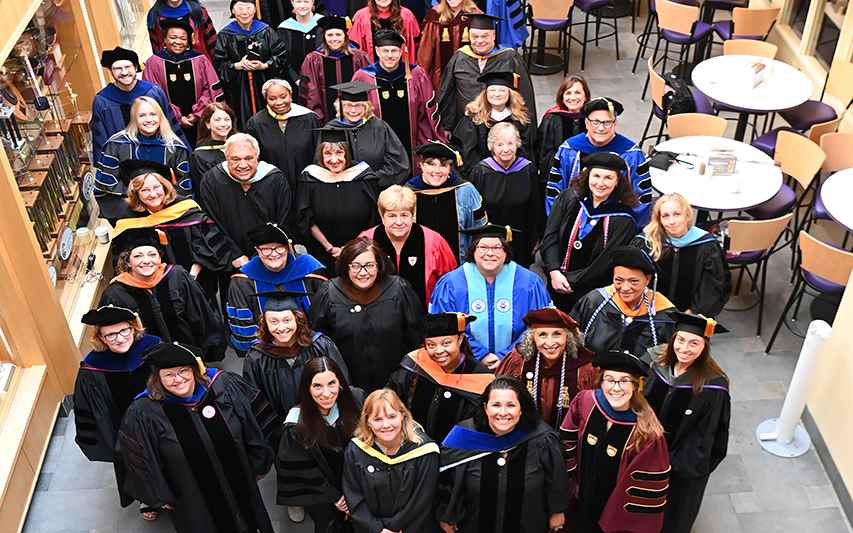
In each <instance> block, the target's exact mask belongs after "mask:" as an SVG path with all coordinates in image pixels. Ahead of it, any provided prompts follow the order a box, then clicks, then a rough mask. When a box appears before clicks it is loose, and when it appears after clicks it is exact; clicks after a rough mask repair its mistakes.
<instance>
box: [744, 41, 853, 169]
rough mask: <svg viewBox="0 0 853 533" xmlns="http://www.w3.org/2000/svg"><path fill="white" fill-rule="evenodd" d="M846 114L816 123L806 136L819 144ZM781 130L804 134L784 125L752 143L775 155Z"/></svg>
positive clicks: (844, 112) (836, 127)
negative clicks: (777, 138)
mask: <svg viewBox="0 0 853 533" xmlns="http://www.w3.org/2000/svg"><path fill="white" fill-rule="evenodd" d="M756 42H757V41H756ZM846 114H847V111H846V110H845V111H843V112H842V113H841V114H840V115H838V116H837V117H835V118H834V119H832V120H828V121H826V122H821V123H820V124H815V125H814V126H812V127H811V128H810V129H809V134H808V135H804V137H808V138H809V140H810V141H812V142H813V143H815V144H818V145H819V144H820V138H821V137H823V136H824V135H826V134H827V133H833V132H835V130H837V129H838V125H839V124H840V123H841V121H842V120H843V119H844V115H846ZM780 131H790V132H791V133H796V134H797V135H803V134H802V133H800V132H799V131H797V130H795V129H794V128H792V127H790V126H782V127H781V128H775V129H772V130H770V131H768V132H767V133H765V134H764V135H762V136H760V137H758V138H757V139H755V140H754V141H752V143H751V144H752V146H754V147H756V148H758V149H759V150H761V151H762V152H764V153H766V154H767V155H769V156H771V157H773V154H774V153H776V137H777V136H778V135H779V132H780Z"/></svg>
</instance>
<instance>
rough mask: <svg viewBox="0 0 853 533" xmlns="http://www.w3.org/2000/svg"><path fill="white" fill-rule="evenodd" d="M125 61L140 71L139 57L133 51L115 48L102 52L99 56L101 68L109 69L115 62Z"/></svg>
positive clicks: (119, 47)
mask: <svg viewBox="0 0 853 533" xmlns="http://www.w3.org/2000/svg"><path fill="white" fill-rule="evenodd" d="M121 60H127V61H130V62H131V63H133V65H134V66H135V67H136V69H137V70H142V65H141V64H140V63H139V56H138V55H137V54H136V52H134V51H133V50H128V49H127V48H122V47H121V46H116V47H115V48H113V49H112V50H104V53H102V54H101V66H102V67H104V68H110V67H112V66H113V63H115V62H116V61H121Z"/></svg>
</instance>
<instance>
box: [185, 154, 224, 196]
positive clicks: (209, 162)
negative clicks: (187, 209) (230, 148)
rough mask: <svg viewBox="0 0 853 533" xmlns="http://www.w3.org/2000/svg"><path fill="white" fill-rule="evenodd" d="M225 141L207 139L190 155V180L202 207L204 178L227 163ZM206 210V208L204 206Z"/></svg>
mask: <svg viewBox="0 0 853 533" xmlns="http://www.w3.org/2000/svg"><path fill="white" fill-rule="evenodd" d="M224 149H225V141H222V142H220V141H214V140H212V139H207V140H204V141H201V142H199V143H198V146H196V148H195V150H193V152H192V153H191V154H190V179H191V181H192V184H193V195H194V197H195V201H196V202H198V203H199V205H201V201H200V198H199V195H198V191H199V190H201V180H202V177H203V176H204V175H205V174H206V173H207V171H208V170H210V169H212V168H213V167H215V166H216V165H218V164H219V163H222V162H223V161H225V152H224V151H223V150H224ZM202 209H204V206H202Z"/></svg>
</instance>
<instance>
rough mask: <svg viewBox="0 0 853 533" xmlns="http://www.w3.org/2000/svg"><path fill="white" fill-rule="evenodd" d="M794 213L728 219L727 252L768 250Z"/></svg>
mask: <svg viewBox="0 0 853 533" xmlns="http://www.w3.org/2000/svg"><path fill="white" fill-rule="evenodd" d="M793 216H794V213H788V214H787V215H783V216H781V217H779V218H771V219H769V220H729V235H728V237H729V238H728V245H729V246H728V250H727V251H728V252H754V251H756V250H769V249H770V248H772V247H773V245H774V244H776V241H777V240H778V239H779V235H782V232H783V231H784V230H785V227H787V226H788V222H789V221H790V220H791V218H792V217H793Z"/></svg>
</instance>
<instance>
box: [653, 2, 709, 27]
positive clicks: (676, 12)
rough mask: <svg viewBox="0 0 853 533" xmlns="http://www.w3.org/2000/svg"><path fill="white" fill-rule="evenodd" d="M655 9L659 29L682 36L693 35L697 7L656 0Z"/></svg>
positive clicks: (697, 18)
mask: <svg viewBox="0 0 853 533" xmlns="http://www.w3.org/2000/svg"><path fill="white" fill-rule="evenodd" d="M655 7H656V8H657V12H658V26H659V27H660V29H662V30H670V31H674V32H676V33H682V34H684V35H690V34H691V33H693V24H695V23H696V21H697V20H699V8H698V7H695V6H686V5H682V4H676V3H674V2H669V1H668V0H656V2H655Z"/></svg>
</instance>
